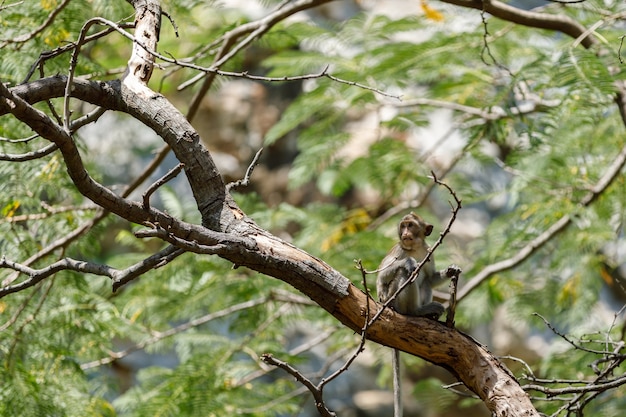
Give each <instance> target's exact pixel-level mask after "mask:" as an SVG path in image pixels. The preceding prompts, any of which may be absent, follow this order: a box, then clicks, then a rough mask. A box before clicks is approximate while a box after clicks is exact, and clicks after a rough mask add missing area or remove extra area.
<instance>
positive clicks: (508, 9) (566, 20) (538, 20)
mask: <svg viewBox="0 0 626 417" xmlns="http://www.w3.org/2000/svg"><path fill="white" fill-rule="evenodd" d="M441 1H443V2H444V3H450V4H454V5H457V6H462V7H469V8H472V9H477V10H481V11H484V12H487V13H489V14H490V15H492V16H495V17H497V18H499V19H502V20H506V21H508V22H513V23H517V24H520V25H523V26H528V27H533V28H538V29H548V30H555V31H558V32H563V33H565V34H566V35H569V36H571V37H572V38H574V39H576V38H578V37H579V36H581V35H582V34H584V33H585V30H586V29H585V27H584V26H582V25H581V24H580V23H578V22H577V21H575V20H573V19H571V18H570V17H568V16H564V15H553V14H547V13H540V12H534V11H527V10H522V9H518V8H516V7H513V6H510V5H508V4H505V3H502V2H500V1H497V0H441ZM581 43H582V45H583V46H584V47H585V48H589V47H591V46H592V45H593V44H595V43H596V39H595V37H594V36H593V35H589V36H586V37H585V38H584V39H582V41H581Z"/></svg>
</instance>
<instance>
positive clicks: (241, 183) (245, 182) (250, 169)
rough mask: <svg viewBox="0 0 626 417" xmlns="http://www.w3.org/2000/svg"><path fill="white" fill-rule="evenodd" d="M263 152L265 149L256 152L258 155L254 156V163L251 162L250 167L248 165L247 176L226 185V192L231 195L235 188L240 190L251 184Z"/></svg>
mask: <svg viewBox="0 0 626 417" xmlns="http://www.w3.org/2000/svg"><path fill="white" fill-rule="evenodd" d="M262 152H263V148H261V149H259V150H258V151H257V152H256V154H255V155H254V158H253V159H252V162H250V165H248V169H247V170H246V174H245V175H244V177H243V178H242V179H240V180H237V181H234V182H231V183H229V184H228V185H226V192H228V193H229V192H230V191H231V190H232V189H234V188H238V187H241V186H243V187H247V186H248V184H250V177H252V172H253V171H254V168H256V166H257V164H258V163H259V158H261V153H262Z"/></svg>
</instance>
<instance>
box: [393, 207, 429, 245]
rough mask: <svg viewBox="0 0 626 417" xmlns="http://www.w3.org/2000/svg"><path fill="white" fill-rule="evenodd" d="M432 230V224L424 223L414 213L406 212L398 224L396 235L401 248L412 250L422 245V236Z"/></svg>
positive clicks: (427, 234)
mask: <svg viewBox="0 0 626 417" xmlns="http://www.w3.org/2000/svg"><path fill="white" fill-rule="evenodd" d="M432 231H433V226H432V225H430V224H428V223H426V222H425V221H424V220H422V218H421V217H419V216H418V215H417V214H415V213H410V214H407V215H406V216H404V217H403V218H402V220H401V221H400V224H399V225H398V237H399V239H400V246H402V249H404V250H408V251H412V250H414V249H416V247H417V246H423V245H424V238H425V237H426V236H429V235H430V234H431V233H432Z"/></svg>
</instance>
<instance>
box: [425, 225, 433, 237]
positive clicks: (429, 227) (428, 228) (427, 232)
mask: <svg viewBox="0 0 626 417" xmlns="http://www.w3.org/2000/svg"><path fill="white" fill-rule="evenodd" d="M432 232H433V225H432V224H426V228H425V229H424V236H430V234H431V233H432Z"/></svg>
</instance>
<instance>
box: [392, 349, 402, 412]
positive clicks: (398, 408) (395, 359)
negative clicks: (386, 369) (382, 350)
mask: <svg viewBox="0 0 626 417" xmlns="http://www.w3.org/2000/svg"><path fill="white" fill-rule="evenodd" d="M391 367H392V368H393V417H402V387H401V384H402V383H401V381H400V351H399V350H398V349H393V353H392V355H391Z"/></svg>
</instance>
